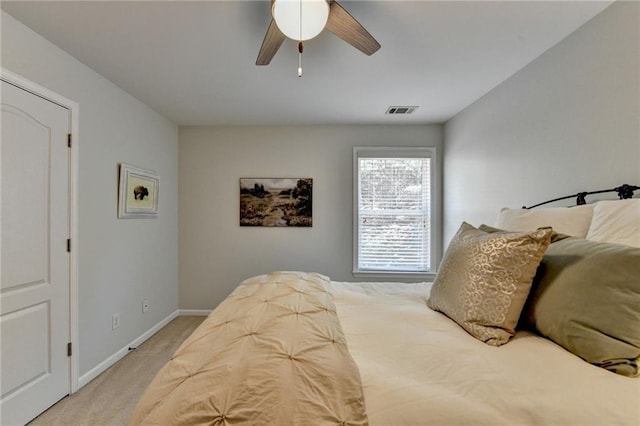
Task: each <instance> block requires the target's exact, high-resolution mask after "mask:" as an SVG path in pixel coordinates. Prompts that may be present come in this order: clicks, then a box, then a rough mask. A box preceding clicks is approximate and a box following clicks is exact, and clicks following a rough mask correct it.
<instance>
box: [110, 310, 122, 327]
mask: <svg viewBox="0 0 640 426" xmlns="http://www.w3.org/2000/svg"><path fill="white" fill-rule="evenodd" d="M118 327H120V314H113V315H111V329H112V330H115V329H116V328H118Z"/></svg>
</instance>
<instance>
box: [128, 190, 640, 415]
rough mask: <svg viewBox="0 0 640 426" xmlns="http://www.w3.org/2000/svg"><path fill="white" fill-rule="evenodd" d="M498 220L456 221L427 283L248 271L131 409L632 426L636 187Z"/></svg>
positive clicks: (639, 310)
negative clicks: (624, 193) (627, 195)
mask: <svg viewBox="0 0 640 426" xmlns="http://www.w3.org/2000/svg"><path fill="white" fill-rule="evenodd" d="M493 225H495V227H489V226H481V227H478V228H476V227H474V226H471V225H469V224H462V225H461V227H460V230H459V231H458V234H456V236H455V237H454V238H453V240H452V242H451V244H450V245H449V248H448V249H447V251H446V253H445V256H444V259H443V261H442V263H441V269H440V271H439V273H438V276H437V277H436V280H435V282H434V283H428V282H425V283H415V284H408V283H397V282H396V283H389V282H387V283H384V282H383V283H380V282H378V283H376V282H359V283H356V282H336V281H332V280H331V279H330V278H329V277H327V276H324V275H322V274H318V273H313V272H299V271H278V272H272V273H269V274H265V275H261V276H257V277H253V278H250V279H248V280H246V281H244V282H243V283H241V284H240V285H239V286H238V287H237V288H236V289H235V290H234V292H233V293H232V294H231V295H230V296H229V297H228V298H227V299H226V300H225V301H223V302H222V303H221V304H220V305H219V306H218V307H217V308H216V309H215V310H214V311H213V312H212V313H211V315H210V316H209V317H208V318H207V319H206V320H205V321H204V322H203V324H202V325H201V326H200V327H199V328H198V329H197V330H196V331H195V332H194V333H193V335H192V336H190V337H189V338H188V339H187V340H186V341H185V342H184V343H183V344H182V346H181V347H180V348H179V349H178V350H177V351H176V353H175V354H174V356H173V357H172V359H171V360H170V361H169V362H168V363H167V364H166V365H165V366H164V368H163V369H162V370H161V371H160V372H159V373H158V375H157V376H156V378H155V379H154V381H153V383H152V384H151V385H150V386H149V388H148V389H147V390H146V392H145V394H144V395H143V397H142V398H141V400H140V401H139V403H138V405H137V407H136V410H135V412H134V414H133V416H132V418H131V420H130V424H132V425H134V424H135V425H138V424H157V425H161V424H162V425H165V424H166V425H169V424H184V425H187V424H188V425H198V424H202V425H204V424H208V425H211V424H213V425H234V424H250V425H254V424H255V425H259V424H268V425H316V424H317V425H321V424H327V425H341V424H342V425H367V424H369V425H384V426H386V425H412V426H413V425H416V426H417V425H579V426H585V425H594V426H605V425H606V426H608V425H639V424H640V378H638V361H639V360H640V199H629V200H622V201H602V202H597V203H594V204H589V205H585V206H578V207H574V208H571V209H566V208H563V209H559V208H543V209H535V210H531V211H529V210H526V209H513V210H512V209H503V211H501V212H500V214H499V216H498V220H497V222H496V223H495V224H493ZM523 241H524V242H523ZM487 244H489V245H487ZM478 247H480V248H478ZM486 247H491V249H490V250H485V249H486ZM495 250H501V251H502V252H504V251H507V252H509V254H508V255H507V256H511V257H507V260H508V262H507V263H508V265H509V266H508V267H500V268H498V269H495V268H494V265H493V264H494V263H496V262H497V260H496V259H497V256H498V255H496V254H495V253H496V251H495ZM522 250H525V251H522ZM500 256H502V255H500ZM498 257H499V256H498ZM536 257H538V258H539V259H537V260H536ZM523 258H527V259H529V258H530V259H529V261H527V262H524V261H522V259H523ZM469 259H471V260H469ZM478 259H482V261H478ZM501 259H502V258H501ZM469 264H472V265H473V267H470V266H469ZM514 265H515V266H514ZM503 266H504V265H503ZM492 268H494V269H492ZM461 271H464V272H461ZM603 271H606V272H603ZM509 274H511V275H509ZM496 277H498V278H497V279H498V281H499V284H496ZM483 280H484V281H483ZM527 280H528V281H529V284H525V285H524V290H523V289H522V288H521V287H522V286H521V285H520V284H518V283H517V282H516V281H518V282H519V281H522V282H526V281H527ZM483 282H484V284H486V285H487V286H488V287H485V288H484V289H480V290H478V288H477V287H478V286H479V285H480V284H478V283H483ZM461 283H464V284H461ZM505 283H508V285H507V284H505ZM512 284H513V285H512ZM496 285H497V286H498V287H499V289H498V290H496V288H494V287H495V286H496ZM492 286H494V287H492ZM505 288H509V289H511V290H513V291H511V290H509V291H505ZM470 289H472V290H473V291H470ZM492 292H493V293H492ZM507 293H508V294H509V300H507V301H506V302H505V300H506V299H505V297H506V296H505V294H507ZM460 306H462V308H461V307H460ZM478 307H480V308H483V309H484V308H487V307H488V308H487V309H488V310H485V311H483V312H482V313H478V312H479V311H478V309H480V308H478ZM481 310H482V309H481ZM487 312H488V313H487ZM505 318H507V319H505Z"/></svg>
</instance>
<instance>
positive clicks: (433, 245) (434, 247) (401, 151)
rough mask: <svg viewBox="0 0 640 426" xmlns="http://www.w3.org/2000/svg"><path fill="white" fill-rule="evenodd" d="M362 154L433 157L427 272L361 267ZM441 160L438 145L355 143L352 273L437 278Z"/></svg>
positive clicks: (379, 276)
mask: <svg viewBox="0 0 640 426" xmlns="http://www.w3.org/2000/svg"><path fill="white" fill-rule="evenodd" d="M360 158H429V159H430V166H429V169H430V170H429V172H430V176H429V178H430V184H431V188H430V190H431V194H430V202H431V205H430V213H431V216H430V217H429V221H430V223H429V226H430V241H429V244H430V246H429V247H430V253H429V257H430V258H429V265H430V270H429V271H425V272H422V271H420V272H412V271H391V270H386V271H374V270H366V269H362V270H361V269H359V268H358V254H359V232H360V226H359V223H360V222H359V212H358V207H359V205H360V199H359V196H360V191H359V185H360V181H359V178H360V176H359V171H360V170H359V160H360ZM439 172H440V164H439V159H438V156H437V149H436V147H422V146H415V147H388V146H380V147H364V146H354V147H353V254H352V262H353V264H352V274H353V276H354V277H357V278H408V279H433V278H435V275H436V268H437V266H438V260H439V258H440V250H439V248H440V234H441V226H440V183H439Z"/></svg>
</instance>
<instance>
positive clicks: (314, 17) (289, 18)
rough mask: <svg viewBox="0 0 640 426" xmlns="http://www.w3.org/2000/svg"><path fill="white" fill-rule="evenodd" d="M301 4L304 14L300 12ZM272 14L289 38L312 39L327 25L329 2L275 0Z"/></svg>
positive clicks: (324, 0) (280, 28) (322, 0)
mask: <svg viewBox="0 0 640 426" xmlns="http://www.w3.org/2000/svg"><path fill="white" fill-rule="evenodd" d="M301 6H302V15H301V14H300V7H301ZM271 15H272V16H273V19H274V21H276V25H277V26H278V29H279V30H280V31H281V32H282V34H284V35H285V36H287V37H288V38H290V39H292V40H299V41H305V40H310V39H312V38H314V37H315V36H317V35H318V34H320V32H321V31H322V30H323V29H324V27H325V26H326V25H327V19H329V3H327V1H326V0H275V1H274V2H273V6H272V8H271ZM301 17H302V19H301ZM301 21H302V22H301ZM301 23H302V31H301V28H300V26H301V25H300V24H301Z"/></svg>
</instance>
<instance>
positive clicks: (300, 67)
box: [298, 41, 304, 77]
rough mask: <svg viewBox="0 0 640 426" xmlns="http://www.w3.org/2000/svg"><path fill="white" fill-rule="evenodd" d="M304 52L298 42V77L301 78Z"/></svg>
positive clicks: (300, 43)
mask: <svg viewBox="0 0 640 426" xmlns="http://www.w3.org/2000/svg"><path fill="white" fill-rule="evenodd" d="M303 50H304V46H303V45H302V42H301V41H299V42H298V77H302V51H303Z"/></svg>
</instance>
